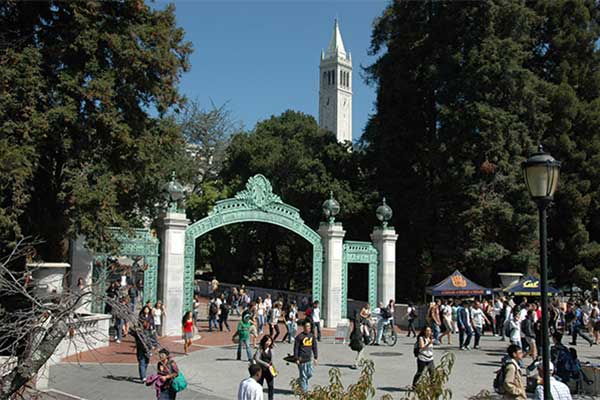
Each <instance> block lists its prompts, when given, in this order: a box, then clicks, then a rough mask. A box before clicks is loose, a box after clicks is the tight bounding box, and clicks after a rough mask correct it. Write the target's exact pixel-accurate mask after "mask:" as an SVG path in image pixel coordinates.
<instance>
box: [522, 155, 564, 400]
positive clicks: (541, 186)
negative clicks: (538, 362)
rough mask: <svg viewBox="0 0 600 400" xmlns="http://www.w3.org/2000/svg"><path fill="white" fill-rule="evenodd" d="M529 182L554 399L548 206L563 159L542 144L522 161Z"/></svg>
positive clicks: (547, 380)
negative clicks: (534, 206)
mask: <svg viewBox="0 0 600 400" xmlns="http://www.w3.org/2000/svg"><path fill="white" fill-rule="evenodd" d="M521 168H522V169H523V175H524V177H525V183H526V184H527V189H528V190H529V194H530V195H531V198H532V199H533V200H534V201H535V202H536V203H537V206H538V211H539V214H540V272H541V275H542V279H541V286H542V287H541V292H540V295H541V296H542V346H543V348H542V363H543V366H544V376H543V379H544V399H547V400H549V399H552V394H551V393H550V342H549V340H548V258H547V256H548V248H547V235H548V232H547V226H546V209H547V208H548V205H549V204H550V203H551V202H552V199H553V197H554V192H555V191H556V187H557V186H558V177H559V172H560V161H556V160H555V159H554V158H553V157H552V156H551V155H550V154H548V153H546V152H544V150H543V149H542V146H541V145H540V146H539V149H538V152H537V153H534V154H532V155H531V157H529V158H528V159H527V161H524V162H523V163H522V164H521Z"/></svg>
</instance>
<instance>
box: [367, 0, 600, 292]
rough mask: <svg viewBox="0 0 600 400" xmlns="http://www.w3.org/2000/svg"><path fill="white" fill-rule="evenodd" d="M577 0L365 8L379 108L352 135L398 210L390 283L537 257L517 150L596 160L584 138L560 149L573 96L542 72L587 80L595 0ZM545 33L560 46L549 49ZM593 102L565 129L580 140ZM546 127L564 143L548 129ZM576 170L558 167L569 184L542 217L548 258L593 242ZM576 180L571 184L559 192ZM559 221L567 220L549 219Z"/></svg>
mask: <svg viewBox="0 0 600 400" xmlns="http://www.w3.org/2000/svg"><path fill="white" fill-rule="evenodd" d="M575 3H576V4H572V3H570V2H555V3H553V4H552V5H551V6H550V5H544V6H542V5H540V6H536V5H533V4H531V5H526V4H523V3H521V2H518V1H509V0H497V1H491V2H473V3H461V2H451V1H427V2H394V3H392V4H391V5H390V6H388V7H387V9H386V10H385V11H384V13H383V15H382V16H381V18H379V19H378V20H377V22H376V25H375V28H374V30H373V35H372V46H371V52H372V53H373V54H374V55H379V58H378V59H377V60H376V62H375V63H374V64H373V65H371V66H370V67H368V69H367V77H368V80H369V81H370V82H372V83H373V84H375V85H376V87H377V112H376V114H375V115H374V116H373V117H372V118H371V120H370V121H369V123H368V125H367V128H366V130H365V133H364V135H363V138H362V141H363V144H364V146H366V148H367V160H368V162H367V167H368V169H369V171H370V172H371V173H372V175H373V179H374V182H375V184H376V185H377V189H379V190H381V191H383V192H385V193H386V194H387V193H389V195H388V196H389V197H390V198H391V199H390V202H392V203H393V204H396V205H397V207H398V206H399V208H400V209H402V210H404V213H403V214H402V215H398V214H397V215H398V217H397V218H396V225H397V227H401V229H399V234H400V238H399V240H398V251H397V254H398V258H399V259H398V265H399V267H400V266H401V268H402V273H403V274H407V275H408V276H409V277H410V279H405V280H403V281H402V282H406V285H405V286H404V285H402V282H400V285H401V286H400V287H399V289H400V292H401V293H406V295H407V296H408V297H415V296H418V293H419V292H420V291H421V290H422V287H423V285H424V284H426V283H428V282H425V281H424V276H426V275H427V274H429V275H430V276H431V277H432V280H434V281H435V280H437V279H438V278H442V277H443V275H445V274H447V273H448V272H451V270H452V269H454V268H461V269H462V270H463V271H465V272H467V274H468V275H469V276H470V277H472V278H473V279H476V280H479V281H481V282H482V283H484V284H492V283H493V278H494V275H495V272H498V271H500V270H513V271H514V270H516V271H522V272H525V271H526V270H527V269H530V268H531V269H534V268H535V267H536V266H537V256H536V254H537V252H538V251H537V247H538V242H537V239H536V238H537V232H536V231H537V215H536V213H535V208H534V207H533V203H532V202H531V201H530V200H529V198H528V195H527V193H526V189H525V187H524V184H523V183H522V177H521V171H520V162H521V161H522V160H524V159H525V158H526V157H527V156H528V154H529V153H530V152H531V151H532V150H534V149H535V145H536V144H537V143H540V142H543V143H545V144H547V145H548V146H547V150H549V151H550V152H552V153H553V154H555V155H557V156H558V157H559V158H560V159H561V160H562V161H565V162H566V163H571V161H572V160H577V159H582V160H583V159H585V160H588V159H590V157H591V159H595V156H594V154H595V153H594V152H595V151H596V150H595V147H594V146H591V147H592V148H590V149H589V151H588V150H581V151H580V149H578V150H577V151H579V153H577V152H572V153H571V154H564V152H565V150H566V149H571V148H573V146H570V147H569V146H566V144H567V138H568V135H569V133H568V132H567V133H565V130H564V129H562V128H561V127H560V124H558V120H564V119H565V118H564V117H563V115H565V114H567V115H569V116H573V114H572V113H569V112H566V111H565V110H564V108H565V107H570V106H571V105H572V104H573V102H574V101H575V100H574V98H575V97H577V95H576V94H573V91H571V90H566V91H565V90H563V89H560V88H559V85H557V84H556V83H555V82H554V81H553V79H551V78H550V77H549V74H553V73H554V72H552V71H554V70H552V68H551V67H552V66H558V65H560V66H561V67H560V70H561V71H562V72H563V74H564V76H571V77H572V79H575V78H574V76H580V74H578V73H575V72H574V71H586V73H587V75H586V76H588V78H582V79H588V80H589V81H591V80H593V79H594V78H595V77H597V76H598V75H597V73H596V71H597V68H596V67H595V66H596V65H597V64H595V63H596V60H597V54H596V50H595V47H594V45H593V43H595V39H594V38H595V37H596V36H595V30H596V29H597V27H596V23H595V22H592V21H593V18H594V15H596V14H595V13H596V12H597V11H596V8H597V6H596V5H595V4H594V3H593V2H584V1H579V2H575ZM571 11H573V12H575V15H576V18H575V21H573V22H571V21H569V22H563V20H564V19H565V18H561V17H560V16H561V15H563V14H565V13H566V14H568V15H571V14H570V12H571ZM567 20H568V19H567ZM559 21H560V22H559ZM586 21H587V23H586ZM557 24H563V25H568V26H558V27H557V26H556V25H557ZM578 27H580V28H578ZM565 34H566V35H567V37H568V39H564V36H565ZM580 37H581V39H585V40H583V41H580V40H578V38H580ZM556 41H558V42H559V43H562V45H564V46H565V47H567V48H568V49H569V50H570V51H571V53H569V52H568V51H565V52H563V51H561V50H560V49H558V48H557V49H555V48H554V47H555V46H556V45H555V44H553V43H554V42H556ZM575 55H577V56H575ZM549 59H552V60H551V61H550V60H549ZM573 59H576V60H577V62H578V63H579V64H578V65H575V64H569V65H572V67H568V66H567V64H565V62H566V61H567V60H571V61H570V62H572V60H573ZM544 63H546V65H545V64H544ZM556 68H558V67H556ZM556 68H555V70H556ZM571 68H573V69H571ZM579 83H580V86H578V87H580V88H581V89H580V91H581V92H582V93H583V92H586V93H587V95H588V96H589V97H590V98H593V99H595V98H596V95H595V93H596V91H595V89H591V90H589V91H588V90H587V88H588V87H589V85H586V84H583V82H579ZM562 85H563V86H564V83H562ZM584 87H585V88H586V89H583V88H584ZM593 87H594V86H593V85H592V88H593ZM588 92H589V93H588ZM557 93H563V95H562V96H560V97H559V98H557ZM565 93H567V94H568V93H571V94H572V95H571V96H570V97H569V96H568V95H567V94H565ZM569 99H570V100H569ZM592 104H594V103H593V102H592V101H590V102H589V105H588V106H586V107H587V109H589V110H590V114H589V115H590V117H589V118H586V119H584V121H587V122H586V123H585V124H583V123H582V126H581V128H580V132H579V133H578V134H577V135H578V137H580V138H581V140H582V141H585V143H588V142H590V134H589V132H597V129H595V127H594V125H593V121H595V120H594V118H593V117H592V115H594V114H593V113H595V112H596V109H597V107H594V106H593V105H592ZM584 109H585V107H584ZM592 110H593V111H592ZM569 118H570V117H569ZM556 129H558V130H559V131H560V132H561V135H562V136H560V137H561V138H563V140H564V141H563V142H560V141H559V140H557V139H554V136H555V135H554V134H553V132H554V131H555V130H556ZM584 131H585V132H587V135H585V134H584ZM565 135H566V136H565ZM592 136H593V137H595V133H594V134H593V135H592ZM571 140H573V139H569V141H568V142H570V141H571ZM578 140H579V139H578ZM581 147H583V146H581ZM582 152H583V153H582ZM584 153H585V154H584ZM569 170H570V168H569ZM578 174H579V175H578V176H577V177H576V176H571V177H569V178H570V179H569V180H570V181H571V182H573V184H572V185H571V184H567V186H566V187H561V189H560V193H559V194H558V196H557V207H556V210H560V211H557V213H559V214H558V215H556V216H555V215H553V216H552V217H551V219H550V221H554V220H555V219H556V222H551V226H552V228H551V237H553V238H556V240H555V241H553V243H555V244H556V245H554V246H553V247H552V255H551V257H550V259H551V262H552V263H553V265H554V264H555V263H557V264H558V265H557V270H558V271H560V270H561V269H563V268H565V267H566V265H565V264H566V263H567V258H570V259H571V260H570V261H569V262H570V263H572V262H573V258H574V257H575V254H574V253H575V252H578V254H579V255H578V256H577V257H580V255H581V254H582V252H581V251H579V250H582V249H587V250H588V256H589V259H596V255H597V254H598V253H597V251H598V248H597V247H598V246H597V245H596V244H595V243H593V242H590V244H589V245H587V247H586V246H583V244H585V243H587V237H586V235H585V234H584V232H586V233H587V230H588V229H591V226H592V225H591V224H590V225H588V227H586V226H585V222H584V221H585V217H586V216H587V217H588V218H589V217H590V216H591V214H590V213H589V211H586V208H587V206H586V205H585V204H586V201H587V200H589V198H587V193H588V192H587V190H588V187H589V186H588V185H587V184H586V181H587V180H588V179H587V178H585V177H584V176H581V171H579V172H578ZM574 187H579V190H580V192H579V193H578V194H572V195H571V194H569V193H570V192H572V191H573V188H574ZM563 196H566V198H569V202H570V203H571V204H566V203H567V202H566V201H565V200H563V199H564V197H563ZM586 199H587V200H586ZM565 213H566V215H572V213H574V215H572V217H571V216H569V217H566V215H565ZM561 215H562V216H563V217H561ZM563 224H565V225H567V226H568V227H570V228H569V229H570V230H568V229H565V228H560V227H559V226H560V225H563ZM576 233H578V234H577V235H576V236H575V237H574V236H573V235H574V234H576ZM563 238H564V239H563ZM565 241H566V242H573V241H575V242H577V243H579V244H578V246H565V244H564V243H565ZM568 247H571V249H569V252H568V253H567V252H564V251H563V249H565V248H568ZM561 252H562V253H563V254H562V255H561V254H560V253H561ZM563 255H564V256H563ZM560 264H562V266H561V265H560ZM571 265H572V264H571ZM415 280H417V281H420V285H415V284H414V282H415Z"/></svg>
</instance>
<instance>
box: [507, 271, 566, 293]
mask: <svg viewBox="0 0 600 400" xmlns="http://www.w3.org/2000/svg"><path fill="white" fill-rule="evenodd" d="M540 288H541V282H540V280H539V279H538V278H536V277H535V276H531V275H529V276H525V277H523V278H521V279H520V280H519V281H518V282H516V283H514V284H512V285H511V286H509V287H507V288H505V289H504V291H505V292H506V293H510V294H512V295H514V296H531V297H540V296H541V289H540ZM558 292H559V290H558V289H555V288H553V287H550V286H548V295H549V296H552V295H555V294H558Z"/></svg>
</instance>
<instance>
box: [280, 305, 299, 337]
mask: <svg viewBox="0 0 600 400" xmlns="http://www.w3.org/2000/svg"><path fill="white" fill-rule="evenodd" d="M297 320H298V308H297V307H296V302H295V301H292V304H291V305H290V312H289V313H288V317H287V329H288V333H287V334H286V335H287V339H288V343H292V342H293V341H294V340H296V330H297V329H298V323H297ZM283 339H284V340H285V337H284V338H283Z"/></svg>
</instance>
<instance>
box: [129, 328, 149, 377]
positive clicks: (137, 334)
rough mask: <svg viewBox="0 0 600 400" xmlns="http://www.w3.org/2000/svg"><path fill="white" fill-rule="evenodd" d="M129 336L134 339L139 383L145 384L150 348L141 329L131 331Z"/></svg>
mask: <svg viewBox="0 0 600 400" xmlns="http://www.w3.org/2000/svg"><path fill="white" fill-rule="evenodd" d="M131 336H133V338H134V339H135V355H136V358H137V362H138V372H139V374H140V381H142V383H146V371H147V370H148V364H149V363H150V357H151V356H152V351H151V349H152V346H151V345H150V343H149V341H148V338H146V337H145V335H144V333H143V330H142V329H139V328H134V329H132V330H131Z"/></svg>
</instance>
